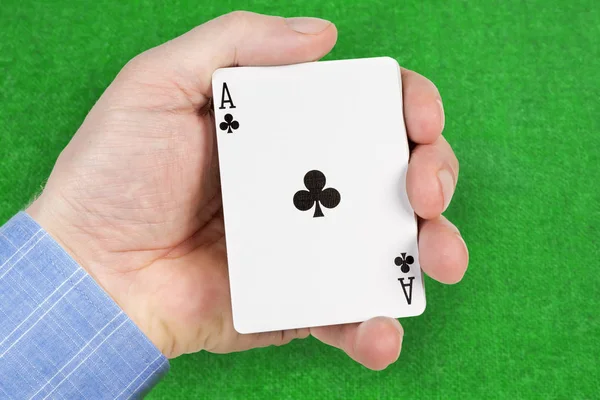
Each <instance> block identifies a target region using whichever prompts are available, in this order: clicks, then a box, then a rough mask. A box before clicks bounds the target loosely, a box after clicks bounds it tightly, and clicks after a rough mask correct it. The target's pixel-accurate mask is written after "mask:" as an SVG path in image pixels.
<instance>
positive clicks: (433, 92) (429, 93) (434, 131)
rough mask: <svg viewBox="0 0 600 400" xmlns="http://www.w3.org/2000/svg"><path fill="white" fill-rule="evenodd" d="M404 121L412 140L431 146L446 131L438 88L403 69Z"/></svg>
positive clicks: (423, 78)
mask: <svg viewBox="0 0 600 400" xmlns="http://www.w3.org/2000/svg"><path fill="white" fill-rule="evenodd" d="M401 70H402V97H403V99H404V121H405V123H406V131H407V134H408V137H409V139H410V140H412V141H413V142H415V143H419V144H430V143H433V142H435V141H436V140H437V138H438V137H439V136H440V135H441V134H442V131H443V130H444V107H443V105H442V98H441V96H440V92H439V91H438V89H437V87H436V86H435V85H434V84H433V82H431V81H430V80H429V79H427V78H425V77H424V76H422V75H420V74H418V73H416V72H414V71H410V70H408V69H405V68H402V69H401Z"/></svg>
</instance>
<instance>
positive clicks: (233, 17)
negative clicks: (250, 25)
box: [221, 10, 252, 25]
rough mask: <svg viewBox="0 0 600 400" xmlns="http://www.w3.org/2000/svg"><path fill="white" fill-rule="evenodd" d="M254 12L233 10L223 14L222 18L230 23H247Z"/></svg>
mask: <svg viewBox="0 0 600 400" xmlns="http://www.w3.org/2000/svg"><path fill="white" fill-rule="evenodd" d="M251 15H252V13H251V12H248V11H239V10H238V11H232V12H230V13H228V14H225V15H223V16H222V17H221V18H222V19H223V20H224V21H226V22H227V23H229V24H233V25H237V24H241V23H245V22H246V21H248V19H250V17H251Z"/></svg>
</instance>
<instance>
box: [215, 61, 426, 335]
mask: <svg viewBox="0 0 600 400" xmlns="http://www.w3.org/2000/svg"><path fill="white" fill-rule="evenodd" d="M212 83H213V94H214V117H215V125H216V135H217V142H218V152H219V164H220V173H221V185H222V195H223V211H224V218H225V237H226V243H227V257H228V264H229V277H230V288H231V300H232V311H233V322H234V327H235V329H236V330H237V331H238V332H240V333H253V332H263V331H273V330H281V329H292V328H302V327H311V326H322V325H332V324H342V323H351V322H359V321H365V320H367V319H369V318H372V317H376V316H388V317H396V318H397V317H406V316H414V315H419V314H421V313H422V312H423V311H424V309H425V292H424V286H423V276H422V272H421V269H420V267H419V261H418V260H419V257H418V252H417V221H416V218H415V215H414V211H413V209H412V207H411V205H410V203H409V201H408V197H407V194H406V184H405V181H406V170H407V167H408V158H409V148H408V140H407V137H406V131H405V127H404V117H403V107H402V89H401V75H400V68H399V66H398V63H397V62H396V61H395V60H393V59H391V58H388V57H382V58H368V59H357V60H344V61H324V62H312V63H305V64H298V65H290V66H278V67H239V68H225V69H220V70H217V71H216V72H215V73H214V75H213V82H212Z"/></svg>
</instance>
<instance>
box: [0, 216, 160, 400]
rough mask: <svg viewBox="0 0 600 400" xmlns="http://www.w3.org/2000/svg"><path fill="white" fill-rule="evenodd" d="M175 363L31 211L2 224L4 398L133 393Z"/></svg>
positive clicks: (0, 368)
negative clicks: (55, 239)
mask: <svg viewBox="0 0 600 400" xmlns="http://www.w3.org/2000/svg"><path fill="white" fill-rule="evenodd" d="M168 370H169V362H168V360H167V359H166V357H164V356H163V355H162V354H161V353H160V351H159V350H158V349H157V348H156V347H155V346H154V345H153V344H152V342H150V340H149V339H148V338H147V337H146V336H145V335H144V334H143V333H142V331H140V330H139V328H138V327H137V326H136V325H135V324H134V323H133V321H132V320H131V319H129V317H128V316H127V315H126V314H125V313H124V312H123V310H121V309H120V308H119V306H118V305H117V304H116V303H115V302H114V301H113V300H112V299H111V298H110V297H109V296H108V295H107V294H106V292H104V290H103V289H102V288H101V287H100V286H99V285H98V284H97V283H96V282H95V281H94V279H93V278H92V277H91V276H90V275H89V274H88V273H87V272H86V271H85V270H84V269H83V268H81V267H80V266H79V265H78V264H77V263H76V262H75V261H74V260H73V259H72V258H71V257H70V256H69V255H68V254H67V253H66V252H65V251H64V249H63V248H62V247H60V245H59V244H58V243H57V242H56V241H54V240H53V239H52V238H51V237H50V236H49V235H48V233H47V232H45V231H44V230H43V229H42V228H41V227H40V226H39V225H38V224H37V223H36V222H35V221H34V220H33V219H32V218H31V217H30V216H29V215H28V214H26V213H24V212H20V213H19V214H17V215H16V216H14V217H13V218H12V219H11V220H10V221H8V222H7V223H6V224H5V225H4V226H3V227H2V228H0V398H2V399H5V398H7V399H24V398H27V399H29V398H32V399H44V398H52V399H54V398H67V399H72V398H86V399H104V398H108V399H126V398H127V399H128V398H139V397H142V396H143V395H144V394H145V393H147V392H148V391H149V390H150V389H151V388H152V387H153V386H154V385H156V384H157V383H158V381H159V380H160V378H161V377H162V376H164V375H165V374H166V373H167V371H168Z"/></svg>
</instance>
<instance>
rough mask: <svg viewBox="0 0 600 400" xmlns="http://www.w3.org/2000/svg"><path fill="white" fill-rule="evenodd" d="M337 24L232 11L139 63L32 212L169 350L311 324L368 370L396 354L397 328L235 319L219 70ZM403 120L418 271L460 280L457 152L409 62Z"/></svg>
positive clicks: (297, 54)
mask: <svg viewBox="0 0 600 400" xmlns="http://www.w3.org/2000/svg"><path fill="white" fill-rule="evenodd" d="M336 37H337V32H336V29H335V26H334V25H332V24H331V23H329V22H327V21H323V20H318V19H298V18H292V19H287V20H286V19H283V18H279V17H268V16H263V15H258V14H251V13H246V12H235V13H232V14H228V15H225V16H223V17H220V18H217V19H215V20H213V21H210V22H208V23H206V24H204V25H201V26H199V27H197V28H195V29H194V30H192V31H190V32H189V33H187V34H185V35H183V36H181V37H179V38H177V39H174V40H172V41H170V42H167V43H165V44H163V45H162V46H159V47H156V48H153V49H151V50H148V51H146V52H144V53H142V54H140V55H139V56H137V57H135V58H134V59H133V60H131V61H130V62H129V63H128V64H127V65H126V66H125V67H124V68H123V70H122V71H121V72H120V73H119V75H118V76H117V77H116V79H115V80H114V82H113V83H112V84H111V85H110V86H109V87H108V89H107V90H106V92H105V93H104V94H103V95H102V97H101V98H100V99H99V101H98V102H97V104H96V105H95V106H94V108H93V109H92V110H91V111H90V113H89V115H88V116H87V118H86V119H85V121H84V123H83V124H82V126H81V128H80V129H79V130H78V132H77V134H76V135H75V136H74V137H73V139H72V141H71V142H70V143H69V145H68V146H67V147H66V148H65V149H64V151H63V152H62V153H61V155H60V157H59V159H58V161H57V163H56V165H55V167H54V170H53V171H52V174H51V176H50V178H49V180H48V183H47V185H46V187H45V189H44V191H43V192H42V194H41V195H40V196H39V198H38V199H37V200H35V201H34V202H33V203H32V205H31V206H30V207H29V208H28V209H27V212H28V213H29V214H30V215H31V216H32V217H33V218H34V219H35V220H37V221H38V223H40V225H41V226H42V227H44V228H45V229H46V230H47V231H48V232H49V233H50V235H51V236H52V237H54V239H56V240H57V241H58V242H59V243H61V245H62V246H63V247H65V249H66V250H67V251H68V252H69V253H70V254H71V255H72V256H73V257H74V258H75V259H76V260H77V261H78V262H79V263H80V265H82V266H83V267H84V268H85V269H86V270H87V271H88V272H89V273H90V274H91V275H92V276H93V277H94V279H95V280H96V281H97V282H98V283H99V284H100V285H101V286H102V287H103V288H104V289H105V290H106V291H107V292H108V293H109V294H110V296H111V297H112V298H113V299H114V300H115V301H116V302H117V303H118V304H119V306H120V307H121V308H122V309H123V310H124V311H125V312H126V313H127V314H128V315H129V316H130V317H131V318H132V319H133V321H134V322H135V323H136V324H137V325H138V326H139V327H140V329H141V330H142V331H143V332H144V333H145V334H146V335H147V336H148V337H149V338H150V340H152V342H153V343H154V344H155V345H156V346H157V347H158V348H159V349H160V351H162V352H163V354H165V355H166V356H168V357H176V356H178V355H180V354H183V353H191V352H196V351H199V350H207V351H211V352H216V353H227V352H232V351H241V350H246V349H250V348H254V347H263V346H269V345H281V344H285V343H287V342H289V341H290V340H292V339H294V338H304V337H306V336H308V335H309V334H312V335H313V336H315V337H317V338H318V339H319V340H321V341H323V342H325V343H327V344H329V345H332V346H335V347H339V348H341V349H343V350H344V351H346V353H348V354H349V355H350V357H352V358H353V359H355V360H356V361H358V362H360V363H362V364H364V365H365V366H366V367H368V368H372V369H383V368H385V367H386V366H387V365H389V364H390V363H392V362H394V361H395V360H396V359H397V357H398V355H399V353H400V346H401V342H402V334H403V331H402V327H401V326H400V324H399V322H398V321H397V320H395V319H391V318H375V319H373V320H370V321H367V322H364V323H362V324H350V325H341V326H331V327H319V328H312V329H296V330H291V331H283V332H270V333H261V334H252V335H240V334H238V333H237V332H236V331H235V330H234V329H233V325H232V317H231V311H230V309H231V306H230V298H229V282H228V273H227V264H226V252H225V241H224V227H223V217H222V209H221V208H222V204H221V198H220V187H219V176H218V168H217V154H216V147H215V132H214V121H213V120H212V115H211V113H210V112H209V111H210V95H211V75H212V72H213V71H214V70H215V69H217V68H219V67H226V66H234V65H278V64H292V63H299V62H305V61H312V60H317V59H319V58H321V57H322V56H323V55H325V54H326V53H328V52H329V51H330V50H331V48H332V47H333V45H334V44H335V41H336ZM402 77H403V81H404V99H405V115H406V124H407V128H408V132H409V135H410V139H411V140H412V142H414V143H415V144H416V147H415V148H414V150H413V152H412V156H411V161H410V165H409V170H408V176H407V184H408V194H409V197H410V201H411V203H412V205H413V207H414V209H415V211H416V212H417V214H418V215H419V216H420V217H421V218H422V219H421V223H420V234H419V252H420V262H421V266H422V268H423V270H424V271H425V272H426V273H428V274H429V275H430V276H431V277H433V278H434V279H437V280H439V281H441V282H444V283H455V282H458V281H459V280H460V279H461V277H462V276H463V274H464V272H465V269H466V266H467V258H468V255H467V249H466V246H465V244H464V242H463V240H462V239H461V237H460V235H459V233H458V230H457V229H456V228H455V227H454V226H453V225H452V224H451V223H450V222H448V221H447V220H446V219H445V218H444V217H441V216H440V214H441V213H442V212H443V211H444V210H445V209H446V208H447V207H448V203H449V202H450V199H451V197H452V193H453V191H454V187H455V184H456V179H457V177H458V162H457V160H456V158H455V156H454V154H453V152H452V149H451V148H450V146H449V145H448V143H447V142H446V140H445V139H444V138H443V137H442V136H441V131H442V128H443V125H444V116H443V110H442V105H441V101H440V97H439V94H438V91H437V89H436V88H435V86H434V85H433V84H432V83H431V82H430V81H428V80H427V79H425V78H423V77H422V76H420V75H418V74H416V73H414V72H411V71H408V70H403V71H402Z"/></svg>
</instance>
